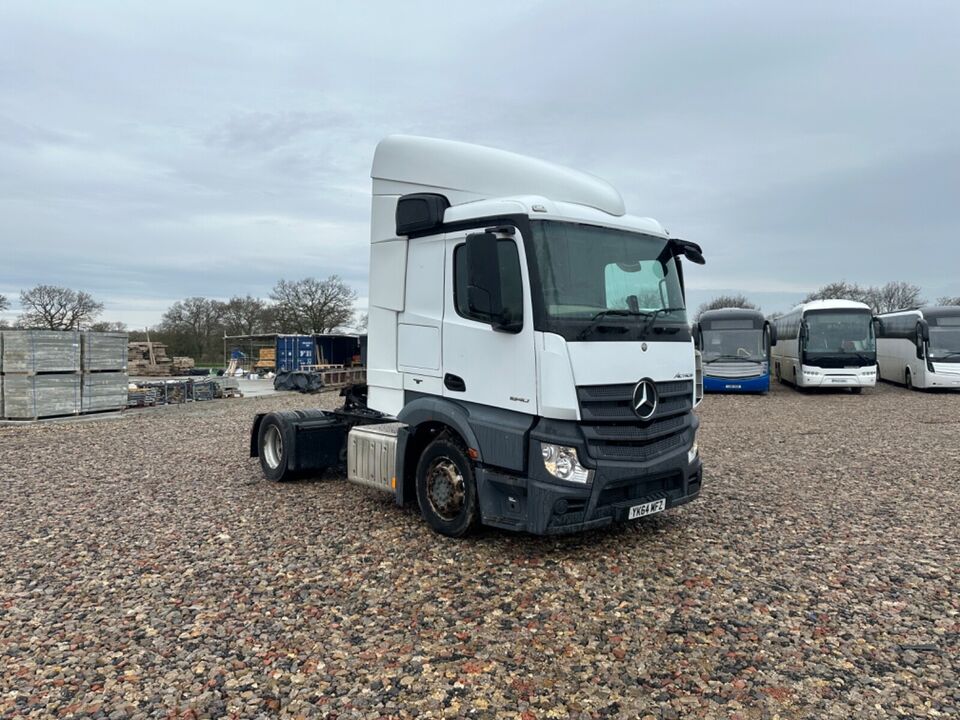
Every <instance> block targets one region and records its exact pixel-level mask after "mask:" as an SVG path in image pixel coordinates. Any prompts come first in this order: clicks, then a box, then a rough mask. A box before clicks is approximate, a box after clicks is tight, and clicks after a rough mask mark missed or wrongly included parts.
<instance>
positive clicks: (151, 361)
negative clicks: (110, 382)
mask: <svg viewBox="0 0 960 720" xmlns="http://www.w3.org/2000/svg"><path fill="white" fill-rule="evenodd" d="M127 360H128V365H127V367H128V369H129V371H130V374H131V375H134V376H137V377H164V376H167V375H170V366H171V365H172V364H173V361H172V360H171V359H170V358H168V357H167V346H166V345H164V344H163V343H157V342H149V341H147V342H131V343H128V344H127Z"/></svg>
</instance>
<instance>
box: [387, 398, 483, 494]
mask: <svg viewBox="0 0 960 720" xmlns="http://www.w3.org/2000/svg"><path fill="white" fill-rule="evenodd" d="M397 420H398V421H400V422H402V423H404V424H405V425H406V428H405V429H404V438H403V440H402V441H401V442H400V445H399V446H398V448H397V450H398V455H399V457H397V465H398V469H400V470H401V472H399V473H397V493H396V499H397V503H398V504H400V505H404V504H406V503H408V502H411V501H413V502H415V501H416V494H417V491H416V471H417V462H418V461H419V459H420V455H421V454H422V453H423V451H424V449H425V448H426V447H427V445H429V444H430V443H431V442H432V441H433V440H434V439H435V438H436V437H438V436H439V435H441V434H442V433H447V434H449V435H452V436H453V437H455V438H456V439H457V440H458V441H459V442H460V443H462V444H463V446H464V449H465V450H466V452H467V456H468V457H469V458H470V459H472V460H475V461H481V462H482V460H483V458H482V456H481V454H480V444H479V442H478V441H477V436H476V434H475V433H474V432H473V428H471V427H470V422H469V419H468V416H467V413H466V412H465V411H464V410H463V409H462V408H460V407H459V406H457V405H456V404H455V403H453V402H450V401H444V400H443V399H442V398H417V399H416V400H413V401H411V402H409V403H407V404H406V405H405V406H404V408H403V410H401V411H400V414H399V415H398V416H397Z"/></svg>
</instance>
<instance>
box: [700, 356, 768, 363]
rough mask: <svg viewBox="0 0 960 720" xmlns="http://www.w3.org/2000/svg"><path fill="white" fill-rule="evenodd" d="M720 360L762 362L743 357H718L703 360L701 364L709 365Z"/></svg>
mask: <svg viewBox="0 0 960 720" xmlns="http://www.w3.org/2000/svg"><path fill="white" fill-rule="evenodd" d="M721 360H743V361H744V362H752V363H757V364H760V363H762V362H763V360H756V359H754V358H752V357H744V356H743V355H718V356H717V357H715V358H711V359H709V360H704V361H703V364H704V365H709V364H710V363H715V362H720V361H721Z"/></svg>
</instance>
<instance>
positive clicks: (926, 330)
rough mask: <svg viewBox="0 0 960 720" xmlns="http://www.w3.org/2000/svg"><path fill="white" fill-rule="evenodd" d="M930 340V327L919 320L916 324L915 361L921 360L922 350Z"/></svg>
mask: <svg viewBox="0 0 960 720" xmlns="http://www.w3.org/2000/svg"><path fill="white" fill-rule="evenodd" d="M929 340H930V326H929V325H927V323H926V321H924V320H921V321H920V322H918V323H917V360H923V356H924V350H926V345H927V342H929Z"/></svg>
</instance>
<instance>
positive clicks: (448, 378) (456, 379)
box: [443, 373, 467, 392]
mask: <svg viewBox="0 0 960 720" xmlns="http://www.w3.org/2000/svg"><path fill="white" fill-rule="evenodd" d="M443 386H444V387H445V388H446V389H447V390H450V391H451V392H466V391H467V384H466V383H465V382H464V381H463V378H462V377H460V376H459V375H451V374H450V373H447V374H446V375H444V376H443Z"/></svg>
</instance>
